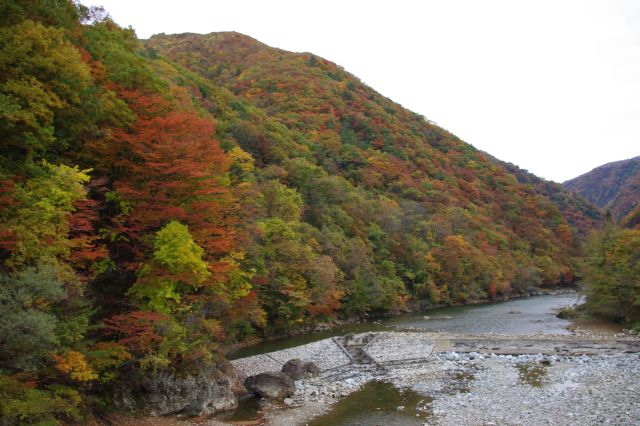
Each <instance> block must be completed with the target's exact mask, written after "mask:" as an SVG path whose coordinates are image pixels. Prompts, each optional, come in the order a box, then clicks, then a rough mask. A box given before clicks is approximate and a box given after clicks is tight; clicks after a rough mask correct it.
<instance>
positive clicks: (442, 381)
mask: <svg viewBox="0 0 640 426" xmlns="http://www.w3.org/2000/svg"><path fill="white" fill-rule="evenodd" d="M588 337H589V339H584V338H580V337H569V338H568V337H567V336H549V335H545V336H540V338H537V339H536V338H531V336H527V337H526V338H522V339H518V338H517V337H514V336H496V335H482V336H478V335H473V336H471V335H465V336H460V335H448V334H444V333H377V334H376V339H370V341H369V342H368V343H367V344H366V345H365V352H366V353H367V354H369V355H370V358H371V362H364V363H357V362H356V363H354V362H346V361H347V360H348V359H349V355H348V353H349V351H343V350H342V348H341V347H340V346H341V345H339V343H340V342H339V341H338V342H336V341H334V340H331V339H327V340H326V341H321V342H318V343H316V344H315V347H314V346H309V345H305V346H302V347H298V348H291V349H288V350H286V351H280V352H281V353H277V352H276V353H272V354H267V355H263V356H258V357H251V359H244V360H237V361H234V363H235V365H236V368H238V369H239V370H240V371H241V372H242V371H251V372H255V371H257V370H259V369H260V366H259V365H260V363H261V362H262V361H264V359H268V360H269V361H267V364H264V368H267V369H273V368H274V367H275V365H276V364H278V363H279V362H280V361H279V360H281V359H284V358H286V357H289V356H297V357H301V358H305V357H306V358H307V359H310V360H312V359H314V357H316V358H318V359H322V360H323V372H322V374H321V375H320V376H319V377H317V378H313V379H306V380H300V381H296V392H295V394H294V395H293V396H292V397H291V398H287V399H285V400H284V401H283V402H282V403H273V404H268V405H266V406H265V407H264V408H263V411H262V414H263V418H262V422H261V424H270V425H304V424H306V423H308V422H309V421H310V420H311V419H312V418H315V417H318V416H322V415H323V414H324V413H326V412H327V411H329V410H330V409H331V406H332V404H335V403H336V402H338V401H340V400H342V399H344V398H348V397H349V395H351V394H352V393H354V392H356V391H358V389H360V388H361V387H362V386H363V385H364V384H366V383H368V382H371V381H385V382H389V383H392V384H393V385H394V386H396V387H398V388H411V389H412V390H414V391H416V392H418V393H419V394H421V395H424V396H425V398H426V400H428V401H429V403H426V404H424V405H423V406H421V407H414V411H415V410H416V409H417V410H422V411H424V414H425V415H424V416H423V417H424V418H421V419H420V420H419V422H418V423H416V419H411V420H412V422H409V423H406V422H405V423H406V424H424V423H426V424H433V425H459V424H468V425H490V424H495V425H566V424H594V425H595V424H607V423H609V424H619V425H627V424H636V423H638V422H639V421H640V402H639V401H638V400H637V396H638V395H640V385H638V384H637V383H640V362H639V361H640V356H639V355H638V353H637V352H635V351H639V350H640V342H639V341H638V340H637V339H636V338H635V337H633V336H628V335H625V337H624V338H618V339H615V340H613V339H611V338H610V337H611V336H609V338H607V339H604V338H602V337H601V338H599V339H598V338H597V337H596V336H594V335H589V336H588ZM460 341H463V342H465V345H468V346H469V347H471V345H472V343H473V342H480V350H479V351H469V350H468V349H467V346H465V347H464V348H463V350H465V352H461V351H452V350H451V346H452V345H454V346H455V345H456V344H457V343H458V342H460ZM514 342H520V343H521V345H519V346H518V345H517V343H514ZM487 343H490V344H489V345H488V346H487ZM514 345H515V346H514ZM317 348H322V356H315V355H314V354H315V353H316V352H315V351H316V349H317ZM367 348H368V349H369V351H370V352H367V351H366V349H367ZM526 348H530V349H529V350H530V351H531V352H533V353H531V354H526V353H519V354H516V355H512V354H506V353H505V354H495V353H492V350H493V351H494V352H509V351H511V352H516V353H517V352H522V351H525V352H526V351H527V349H526ZM538 352H541V353H538ZM625 352H631V353H625ZM585 353H589V354H590V355H585ZM263 357H264V358H263ZM244 369H248V370H244ZM404 408H405V407H399V410H403V409H404ZM321 419H322V417H320V420H321ZM319 424H322V422H321V421H319ZM400 424H402V423H400Z"/></svg>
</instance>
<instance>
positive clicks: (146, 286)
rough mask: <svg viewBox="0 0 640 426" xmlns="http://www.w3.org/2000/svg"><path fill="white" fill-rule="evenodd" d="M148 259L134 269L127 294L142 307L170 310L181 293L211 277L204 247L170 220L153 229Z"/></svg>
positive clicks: (179, 224)
mask: <svg viewBox="0 0 640 426" xmlns="http://www.w3.org/2000/svg"><path fill="white" fill-rule="evenodd" d="M153 247H154V251H153V256H152V259H151V261H150V262H149V263H148V264H146V265H145V266H143V267H142V268H141V269H140V270H139V272H138V280H137V281H136V283H135V284H134V285H133V287H131V289H130V290H129V292H128V293H129V295H131V296H133V298H134V299H135V300H136V301H137V303H138V305H139V307H140V308H141V309H143V310H149V311H154V312H160V313H165V314H168V313H171V312H172V311H175V310H176V309H179V306H180V302H181V295H182V294H188V293H193V292H194V291H195V290H196V289H197V288H198V287H200V286H201V285H203V284H204V282H205V281H206V280H207V279H208V278H210V277H211V273H210V272H209V269H208V265H207V263H206V262H205V261H204V260H203V255H204V250H203V249H202V248H200V247H199V246H198V245H197V244H196V243H195V242H194V241H193V238H192V237H191V234H190V233H189V228H188V227H187V226H185V225H183V224H181V223H180V222H178V221H170V222H169V223H168V224H166V225H165V226H164V227H163V228H162V229H161V230H160V231H158V232H157V233H156V238H155V240H154V242H153Z"/></svg>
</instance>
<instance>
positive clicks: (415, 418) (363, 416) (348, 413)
mask: <svg viewBox="0 0 640 426" xmlns="http://www.w3.org/2000/svg"><path fill="white" fill-rule="evenodd" d="M432 401H433V399H431V398H429V397H426V396H422V395H420V394H418V393H416V392H415V391H413V390H411V389H398V388H396V387H395V386H393V385H392V384H390V383H385V382H369V383H367V384H366V385H364V386H362V388H360V389H359V390H357V391H356V392H354V393H352V394H351V395H349V396H347V397H346V398H344V399H342V400H340V401H339V402H337V403H336V404H335V405H334V406H333V407H332V409H331V412H329V413H328V414H325V415H324V416H321V417H318V418H316V419H314V420H313V421H311V422H310V423H309V426H334V425H335V426H360V425H362V426H365V425H367V426H371V425H384V426H396V425H397V426H401V425H402V426H405V425H407V426H412V425H423V424H424V423H425V420H426V419H428V418H429V417H430V416H431V402H432Z"/></svg>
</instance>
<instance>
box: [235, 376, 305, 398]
mask: <svg viewBox="0 0 640 426" xmlns="http://www.w3.org/2000/svg"><path fill="white" fill-rule="evenodd" d="M244 386H245V387H246V388H247V390H248V391H249V392H253V393H255V394H256V395H258V396H260V397H261V398H272V399H282V398H287V397H289V396H291V395H293V393H294V392H295V391H296V386H295V383H294V382H293V379H292V378H291V377H289V376H287V375H286V374H284V373H277V372H269V373H260V374H256V375H255V376H249V377H247V379H246V380H245V381H244Z"/></svg>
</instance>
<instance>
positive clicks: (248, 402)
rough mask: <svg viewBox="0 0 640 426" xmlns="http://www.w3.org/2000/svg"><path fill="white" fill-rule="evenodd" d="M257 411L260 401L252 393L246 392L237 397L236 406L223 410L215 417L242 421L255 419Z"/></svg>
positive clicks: (257, 415)
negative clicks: (246, 393) (232, 408)
mask: <svg viewBox="0 0 640 426" xmlns="http://www.w3.org/2000/svg"><path fill="white" fill-rule="evenodd" d="M259 411H260V401H259V400H258V399H257V398H256V397H255V396H253V395H252V394H248V395H244V396H242V397H240V398H238V408H236V409H235V410H229V411H223V412H222V413H220V414H217V415H216V416H215V417H216V418H217V419H218V420H223V421H232V422H242V421H247V420H254V419H257V418H258V417H259Z"/></svg>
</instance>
